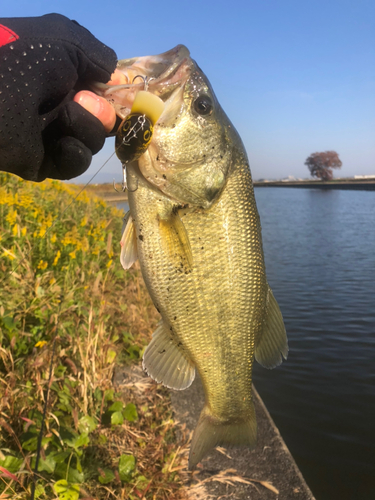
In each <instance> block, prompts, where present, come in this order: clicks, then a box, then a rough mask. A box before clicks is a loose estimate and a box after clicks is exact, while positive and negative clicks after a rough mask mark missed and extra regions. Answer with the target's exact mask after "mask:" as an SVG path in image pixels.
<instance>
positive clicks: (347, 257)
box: [254, 188, 375, 500]
mask: <svg viewBox="0 0 375 500" xmlns="http://www.w3.org/2000/svg"><path fill="white" fill-rule="evenodd" d="M255 195H256V200H257V205H258V210H259V213H260V216H261V221H262V233H263V244H264V252H265V260H266V268H267V276H268V280H269V283H270V285H271V287H272V289H273V291H274V294H275V296H276V298H277V300H278V302H279V305H280V308H281V311H282V313H283V316H284V320H285V325H286V329H287V333H288V338H289V348H290V354H289V358H288V360H287V361H286V362H284V363H283V365H282V366H280V367H278V368H276V369H275V370H272V371H267V370H265V369H263V368H262V367H260V366H259V365H258V366H256V368H255V373H254V379H255V384H256V387H257V389H258V391H259V393H260V395H261V397H262V398H263V400H264V402H265V404H266V406H267V408H268V409H269V411H270V413H271V415H272V417H273V418H274V420H275V423H276V425H277V426H278V427H279V429H280V432H281V435H282V436H283V438H284V440H285V441H286V443H287V446H288V447H289V449H290V451H291V452H292V454H293V456H294V458H295V459H296V461H297V463H298V465H299V467H300V469H301V471H302V473H303V475H304V476H305V479H306V480H307V483H308V484H309V486H310V488H311V489H312V491H313V493H314V495H315V496H316V498H317V499H318V500H336V499H337V500H346V499H348V500H349V499H350V500H370V499H375V192H374V191H369V192H367V191H339V190H330V191H326V190H319V189H294V188H293V189H292V188H256V189H255Z"/></svg>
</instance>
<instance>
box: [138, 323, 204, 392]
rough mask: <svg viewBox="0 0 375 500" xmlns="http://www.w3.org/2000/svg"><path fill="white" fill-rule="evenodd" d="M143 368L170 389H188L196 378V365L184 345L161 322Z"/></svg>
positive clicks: (145, 355)
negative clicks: (177, 341) (189, 357)
mask: <svg viewBox="0 0 375 500" xmlns="http://www.w3.org/2000/svg"><path fill="white" fill-rule="evenodd" d="M142 366H143V369H144V370H145V372H146V373H147V374H148V375H150V377H152V378H153V379H154V380H156V382H159V383H161V384H163V385H165V386H166V387H169V388H170V389H177V390H183V389H187V388H188V387H189V386H190V385H191V384H192V382H193V380H194V378H195V367H194V365H193V363H192V362H191V361H190V360H189V359H188V357H187V356H186V354H185V352H184V350H183V347H182V346H181V345H180V346H179V345H178V344H177V343H176V342H175V341H174V340H173V339H172V338H171V336H170V335H169V332H168V330H167V329H166V327H165V326H164V323H163V322H161V323H160V324H159V326H158V328H157V329H156V330H155V332H154V334H153V336H152V340H151V342H150V344H149V345H148V347H147V349H146V350H145V353H144V355H143V363H142Z"/></svg>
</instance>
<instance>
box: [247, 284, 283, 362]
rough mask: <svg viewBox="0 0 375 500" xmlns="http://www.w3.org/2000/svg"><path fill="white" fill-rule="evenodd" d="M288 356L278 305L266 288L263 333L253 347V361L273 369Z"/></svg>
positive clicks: (269, 290)
mask: <svg viewBox="0 0 375 500" xmlns="http://www.w3.org/2000/svg"><path fill="white" fill-rule="evenodd" d="M287 356H288V340H287V337H286V332H285V326H284V321H283V317H282V315H281V311H280V308H279V305H278V303H277V302H276V299H275V297H274V296H273V293H272V290H271V288H270V287H268V294H267V306H266V314H265V318H264V326H263V331H262V333H261V335H260V337H259V339H258V341H257V344H256V347H255V359H256V360H257V361H258V363H260V364H261V365H262V366H264V367H265V368H275V366H278V365H280V364H281V363H282V361H283V358H284V359H286V358H287Z"/></svg>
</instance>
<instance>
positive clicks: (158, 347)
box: [96, 46, 288, 469]
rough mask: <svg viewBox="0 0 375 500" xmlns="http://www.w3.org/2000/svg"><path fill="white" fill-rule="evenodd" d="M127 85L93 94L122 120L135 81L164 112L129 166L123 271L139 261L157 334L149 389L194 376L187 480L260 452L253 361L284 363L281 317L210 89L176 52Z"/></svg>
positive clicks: (234, 146)
mask: <svg viewBox="0 0 375 500" xmlns="http://www.w3.org/2000/svg"><path fill="white" fill-rule="evenodd" d="M118 67H119V69H120V71H122V72H123V73H124V74H125V75H126V76H127V78H128V81H129V84H128V85H123V86H119V87H112V88H107V89H105V88H104V87H102V88H101V90H100V89H96V91H97V92H100V93H101V94H102V95H104V96H105V97H106V98H107V99H109V100H110V101H112V102H114V103H115V105H116V108H117V113H118V114H119V115H120V116H123V117H125V116H126V115H127V114H128V113H129V112H130V108H131V105H132V101H133V100H134V96H135V94H136V92H137V91H138V90H139V89H141V88H143V83H142V82H141V81H140V80H134V83H132V81H133V78H134V76H136V75H142V76H143V77H147V78H148V79H149V84H148V89H147V90H148V91H149V92H151V93H153V94H155V95H157V96H159V97H160V98H161V99H162V100H163V101H164V103H165V109H164V112H163V114H162V115H161V117H160V118H159V120H158V122H157V123H156V124H155V127H154V133H153V138H152V140H151V143H150V146H149V147H148V150H147V151H146V153H144V154H143V156H141V157H140V159H139V160H138V161H136V162H132V163H129V164H128V165H127V167H126V168H127V185H128V189H129V194H128V197H129V207H130V216H129V217H128V220H127V225H126V228H125V232H124V235H123V239H122V241H123V256H122V261H123V264H124V265H125V266H127V267H128V266H130V265H131V263H132V262H133V261H134V260H135V259H136V257H137V256H138V258H139V261H140V266H141V270H142V274H143V277H144V281H145V283H146V286H147V289H148V291H149V293H150V296H151V298H152V300H153V302H154V304H155V307H156V308H157V310H158V311H159V312H160V315H161V318H162V319H161V322H160V324H159V326H158V328H157V330H156V331H155V333H154V335H153V338H152V341H151V343H150V344H149V346H148V347H147V349H146V351H145V353H144V357H143V367H144V370H145V371H146V372H147V373H148V374H149V375H150V376H151V377H152V378H153V379H155V380H156V381H157V382H160V383H162V384H164V385H165V386H167V387H169V388H172V389H176V390H181V389H185V388H187V387H189V385H190V384H191V383H192V382H193V380H194V377H195V371H196V370H197V371H198V373H199V375H200V377H201V379H202V383H203V387H204V392H205V398H206V401H205V406H204V408H203V410H202V413H201V415H200V418H199V422H198V424H197V427H196V429H195V431H194V434H193V439H192V443H191V449H190V456H189V468H190V469H192V468H194V467H195V466H196V465H197V464H198V462H200V461H201V459H202V458H203V457H204V456H205V455H206V454H208V453H209V452H210V451H211V450H212V449H213V448H214V447H215V446H217V445H223V446H249V447H253V446H255V443H256V434H257V426H256V419H255V412H254V406H253V402H252V367H253V361H254V358H255V359H256V360H257V361H258V362H259V363H260V364H261V365H263V366H265V367H266V368H273V367H275V366H277V365H279V364H280V363H281V362H282V358H283V357H284V358H286V357H287V353H288V346H287V338H286V333H285V328H284V323H283V319H282V315H281V312H280V310H279V307H278V304H277V302H276V300H275V298H274V296H273V294H272V291H271V289H270V287H269V285H268V283H267V278H266V273H265V265H264V258H263V249H262V238H261V225H260V220H259V215H258V211H257V207H256V203H255V198H254V190H253V185H252V179H251V173H250V168H249V163H248V159H247V155H246V152H245V148H244V146H243V143H242V141H241V139H240V137H239V135H238V133H237V132H236V130H235V128H234V127H233V125H232V124H231V122H230V121H229V119H228V118H227V116H226V114H225V113H224V111H223V110H222V109H221V107H220V104H219V103H218V101H217V99H216V97H215V94H214V92H213V90H212V88H211V85H210V83H209V81H208V79H207V78H206V76H205V75H204V74H203V72H202V71H201V69H200V68H199V66H198V65H197V64H196V63H195V62H194V61H193V60H192V59H191V58H190V55H189V51H188V50H187V49H186V47H184V46H178V47H176V48H175V49H172V50H171V51H169V52H166V53H165V54H161V55H159V56H150V57H143V58H137V59H130V60H124V61H121V62H120V63H119V66H118Z"/></svg>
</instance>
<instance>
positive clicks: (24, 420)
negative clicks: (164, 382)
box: [0, 174, 184, 500]
mask: <svg viewBox="0 0 375 500" xmlns="http://www.w3.org/2000/svg"><path fill="white" fill-rule="evenodd" d="M0 186H1V187H0V498H1V499H7V498H9V499H10V498H12V499H28V498H30V492H31V488H32V483H33V473H32V471H33V470H34V467H35V460H36V455H37V446H38V444H37V443H38V436H39V434H40V430H41V426H42V415H43V409H44V403H45V396H46V392H47V388H48V387H49V397H48V404H47V412H46V419H45V423H44V433H43V440H42V452H41V457H40V462H39V467H38V481H37V487H36V495H35V498H40V499H42V500H44V499H48V500H50V499H55V498H56V499H60V500H75V499H78V498H86V499H87V500H88V499H107V498H108V499H111V498H113V499H115V498H116V499H117V498H124V499H125V498H130V499H136V498H147V499H153V498H155V499H156V498H157V499H158V500H159V499H164V498H165V499H171V498H176V499H179V498H181V499H182V498H184V493H183V489H182V479H181V477H180V474H179V471H180V470H181V469H182V468H183V466H182V465H181V460H182V456H183V454H181V453H179V454H178V455H176V448H177V446H176V444H175V439H174V432H175V431H174V429H175V426H174V424H173V421H172V413H171V408H170V404H169V399H168V395H167V393H166V392H164V391H163V390H162V389H160V388H158V387H157V386H156V384H153V383H152V382H149V381H148V379H146V381H145V379H142V378H139V380H140V381H139V382H138V383H135V384H132V383H129V384H126V385H125V386H124V387H122V388H121V390H120V388H118V387H116V386H114V385H113V383H112V379H113V374H114V370H115V368H116V366H117V365H119V364H122V365H128V366H134V365H136V364H137V363H138V364H139V360H140V358H141V355H142V351H143V349H144V347H145V346H146V345H147V343H148V341H149V339H150V337H151V333H152V331H153V330H154V329H155V327H156V324H157V320H158V315H157V313H156V311H155V309H154V308H153V306H152V303H151V301H150V299H149V297H148V294H147V292H146V290H145V287H144V284H143V281H142V278H141V275H140V271H139V269H138V268H137V267H136V268H135V269H134V270H133V271H131V272H125V271H123V269H122V268H121V266H120V264H119V258H118V256H119V249H120V247H119V244H118V243H117V242H119V239H120V235H121V226H122V215H123V214H122V212H120V211H119V210H117V209H116V208H111V207H109V206H107V205H106V204H105V203H104V202H103V201H102V200H100V199H99V198H95V197H94V196H93V195H92V196H89V195H87V194H85V193H82V194H81V195H80V196H79V197H78V199H75V198H76V195H77V193H78V188H77V187H76V186H72V185H67V184H63V183H60V182H57V181H46V182H44V183H43V184H32V183H26V182H23V181H20V180H18V179H17V178H16V177H12V176H9V175H7V174H0ZM53 346H54V356H53V363H52V367H53V368H52V372H53V373H52V379H51V383H50V384H49V369H50V364H51V358H52V352H53ZM133 371H134V370H133ZM137 380H138V379H137Z"/></svg>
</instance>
